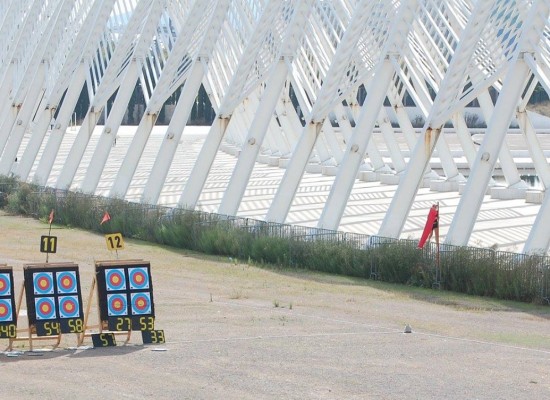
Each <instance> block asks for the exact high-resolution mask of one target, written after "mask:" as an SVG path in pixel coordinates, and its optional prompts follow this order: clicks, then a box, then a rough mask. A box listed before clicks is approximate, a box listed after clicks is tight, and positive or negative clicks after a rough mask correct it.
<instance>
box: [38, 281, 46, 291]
mask: <svg viewBox="0 0 550 400" xmlns="http://www.w3.org/2000/svg"><path fill="white" fill-rule="evenodd" d="M38 286H40V287H41V288H42V289H45V288H47V287H48V281H47V280H46V279H40V282H38Z"/></svg>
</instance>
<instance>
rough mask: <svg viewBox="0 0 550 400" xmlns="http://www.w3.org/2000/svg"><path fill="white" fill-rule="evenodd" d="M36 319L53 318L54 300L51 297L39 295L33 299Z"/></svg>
mask: <svg viewBox="0 0 550 400" xmlns="http://www.w3.org/2000/svg"><path fill="white" fill-rule="evenodd" d="M34 307H35V310H36V319H37V320H41V319H55V317H56V316H55V300H54V298H53V297H39V298H35V299H34Z"/></svg>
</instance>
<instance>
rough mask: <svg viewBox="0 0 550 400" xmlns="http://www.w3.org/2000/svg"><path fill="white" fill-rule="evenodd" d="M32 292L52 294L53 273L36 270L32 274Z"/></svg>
mask: <svg viewBox="0 0 550 400" xmlns="http://www.w3.org/2000/svg"><path fill="white" fill-rule="evenodd" d="M32 281H33V284H34V294H39V295H44V294H53V273H52V272H37V273H34V274H33V279H32Z"/></svg>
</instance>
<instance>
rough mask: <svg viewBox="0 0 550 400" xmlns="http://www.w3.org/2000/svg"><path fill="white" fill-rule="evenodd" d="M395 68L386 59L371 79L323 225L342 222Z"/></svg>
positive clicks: (332, 226)
mask: <svg viewBox="0 0 550 400" xmlns="http://www.w3.org/2000/svg"><path fill="white" fill-rule="evenodd" d="M394 72H395V71H394V69H393V67H392V65H391V62H390V61H389V60H388V59H385V60H383V62H381V63H380V64H379V65H378V68H377V70H376V71H375V74H374V75H373V77H372V79H371V82H370V84H369V86H368V88H367V98H366V99H365V102H364V103H363V106H362V107H361V115H360V116H359V120H358V121H357V124H356V126H355V129H354V130H353V135H352V137H351V140H350V141H349V142H348V144H347V147H346V152H345V156H344V161H343V162H342V164H341V165H340V168H339V169H338V174H337V175H336V179H335V180H334V183H333V185H332V188H331V190H330V194H329V196H328V199H327V202H326V203H325V206H324V208H323V212H322V213H321V217H320V218H319V222H318V224H317V226H318V227H319V228H324V229H334V230H336V229H338V226H339V225H340V220H341V219H342V215H343V214H344V210H345V207H346V204H347V201H348V199H349V195H350V193H351V190H352V189H353V184H354V182H355V178H356V177H357V173H358V171H359V167H360V166H361V162H362V161H363V158H364V156H365V152H366V151H367V145H368V143H369V141H370V139H371V136H372V130H373V129H374V125H375V123H376V119H377V117H378V115H379V112H380V109H381V107H382V104H383V102H384V98H385V97H386V92H387V91H388V87H389V84H390V82H391V78H392V76H393V74H394Z"/></svg>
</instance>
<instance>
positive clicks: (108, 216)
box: [99, 211, 111, 225]
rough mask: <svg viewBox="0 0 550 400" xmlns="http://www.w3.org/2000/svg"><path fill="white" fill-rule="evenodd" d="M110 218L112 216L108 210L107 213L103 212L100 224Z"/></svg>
mask: <svg viewBox="0 0 550 400" xmlns="http://www.w3.org/2000/svg"><path fill="white" fill-rule="evenodd" d="M110 219H111V216H110V215H109V213H108V212H107V211H105V214H103V219H102V220H101V222H100V223H99V225H103V223H105V222H107V221H109V220H110Z"/></svg>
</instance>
